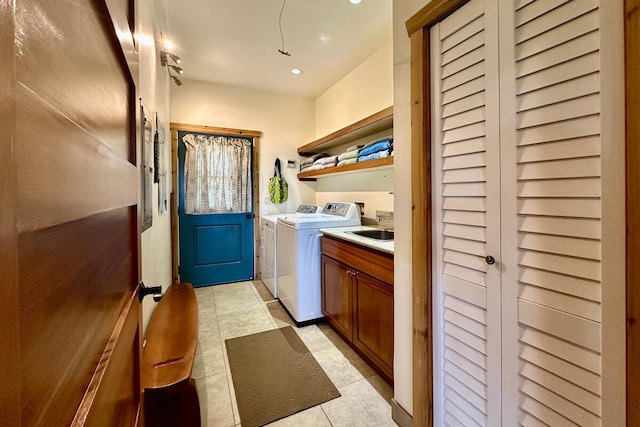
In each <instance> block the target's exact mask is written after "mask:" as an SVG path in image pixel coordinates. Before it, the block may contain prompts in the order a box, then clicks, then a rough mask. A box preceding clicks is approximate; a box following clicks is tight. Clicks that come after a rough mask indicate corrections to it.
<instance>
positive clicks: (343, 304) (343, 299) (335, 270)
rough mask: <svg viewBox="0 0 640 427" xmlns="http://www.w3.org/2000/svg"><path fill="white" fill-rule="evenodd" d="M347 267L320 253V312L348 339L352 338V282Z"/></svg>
mask: <svg viewBox="0 0 640 427" xmlns="http://www.w3.org/2000/svg"><path fill="white" fill-rule="evenodd" d="M349 271H350V269H349V267H348V266H347V265H345V264H342V263H341V262H338V261H336V260H334V259H331V258H329V257H328V256H325V255H322V258H321V266H320V272H321V278H322V281H321V284H322V314H324V315H325V316H326V317H327V319H329V321H330V322H331V323H332V324H333V326H335V327H336V329H338V331H340V333H341V334H342V335H343V336H344V337H345V338H346V339H347V340H349V341H351V340H352V339H353V303H352V301H353V296H352V292H353V291H352V288H353V283H352V280H351V276H349Z"/></svg>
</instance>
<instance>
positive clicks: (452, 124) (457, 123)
mask: <svg viewBox="0 0 640 427" xmlns="http://www.w3.org/2000/svg"><path fill="white" fill-rule="evenodd" d="M465 99H466V98H465ZM483 122H484V108H483V107H478V108H474V109H473V110H469V111H465V112H462V113H459V114H455V115H452V116H449V117H447V118H445V119H444V120H443V121H442V130H443V131H448V130H451V129H455V128H459V127H462V126H466V125H468V124H473V123H483Z"/></svg>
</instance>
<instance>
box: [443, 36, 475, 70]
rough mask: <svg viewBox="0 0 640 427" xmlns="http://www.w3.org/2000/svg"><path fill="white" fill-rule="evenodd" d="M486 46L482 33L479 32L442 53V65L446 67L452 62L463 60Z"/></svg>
mask: <svg viewBox="0 0 640 427" xmlns="http://www.w3.org/2000/svg"><path fill="white" fill-rule="evenodd" d="M483 45H484V42H483V37H482V32H480V31H479V32H477V33H476V34H474V35H473V36H471V37H469V38H468V39H466V40H462V41H460V42H459V43H458V44H456V45H454V46H453V47H451V49H449V50H444V51H443V52H442V59H441V60H442V65H443V66H446V65H447V64H449V63H450V62H452V61H455V60H456V59H458V58H461V57H463V56H465V55H467V54H469V53H471V52H473V51H475V50H476V49H479V48H481V47H482V46H483Z"/></svg>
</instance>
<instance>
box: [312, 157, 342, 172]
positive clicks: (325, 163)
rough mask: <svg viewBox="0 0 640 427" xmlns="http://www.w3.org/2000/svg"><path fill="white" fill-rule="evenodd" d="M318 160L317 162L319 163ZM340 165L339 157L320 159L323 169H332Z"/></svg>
mask: <svg viewBox="0 0 640 427" xmlns="http://www.w3.org/2000/svg"><path fill="white" fill-rule="evenodd" d="M317 161H318V160H316V162H317ZM337 164H338V156H329V157H324V158H322V159H320V165H321V166H322V169H326V168H332V167H334V166H336V165H337Z"/></svg>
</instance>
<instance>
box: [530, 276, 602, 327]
mask: <svg viewBox="0 0 640 427" xmlns="http://www.w3.org/2000/svg"><path fill="white" fill-rule="evenodd" d="M527 285H528V284H527ZM527 285H524V284H523V285H521V286H519V287H518V289H519V294H520V299H522V300H524V301H528V302H531V303H534V304H539V305H544V306H545V307H549V308H553V309H554V310H558V311H562V312H564V313H568V314H572V315H574V316H578V317H583V318H585V319H588V320H593V321H594V322H600V321H602V313H601V312H600V303H599V302H597V301H589V300H587V299H584V298H580V297H582V295H580V297H578V298H577V297H575V296H572V295H567V294H565V293H562V292H556V290H555V289H554V290H549V289H544V288H538V287H535V286H527Z"/></svg>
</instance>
